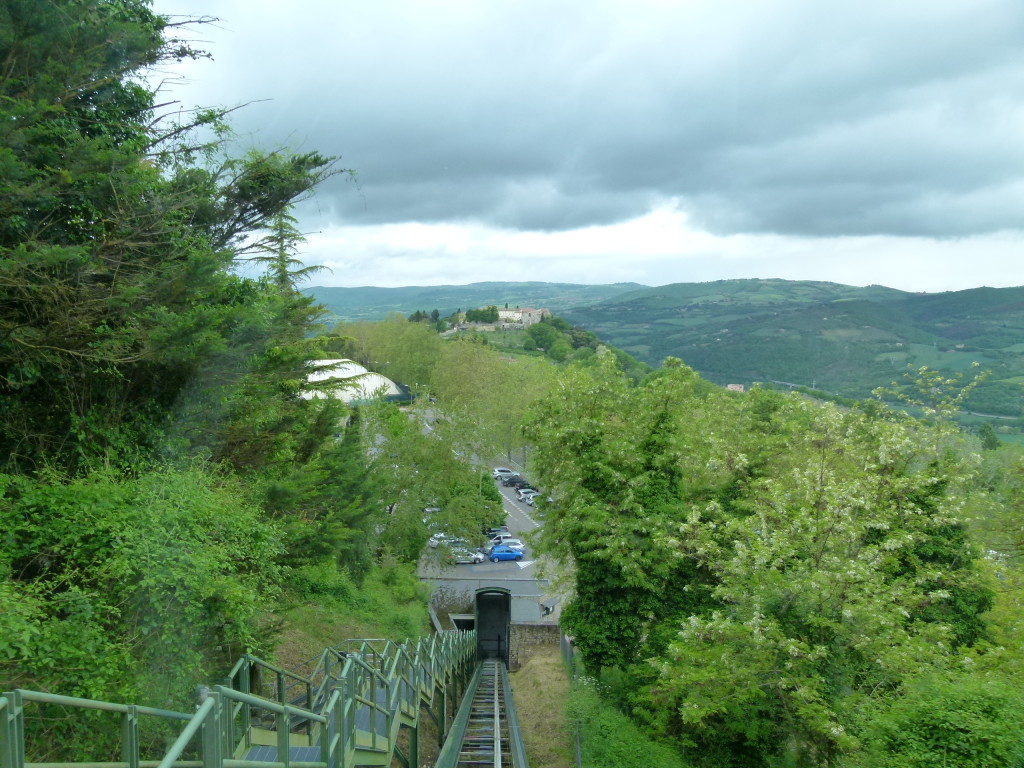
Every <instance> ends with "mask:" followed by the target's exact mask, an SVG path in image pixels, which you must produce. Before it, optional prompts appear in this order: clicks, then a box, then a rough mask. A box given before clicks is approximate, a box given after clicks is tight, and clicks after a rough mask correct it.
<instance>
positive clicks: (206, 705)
mask: <svg viewBox="0 0 1024 768" xmlns="http://www.w3.org/2000/svg"><path fill="white" fill-rule="evenodd" d="M216 705H217V700H216V698H214V697H213V696H210V697H209V698H207V699H206V701H204V702H203V703H202V704H200V705H199V709H198V710H197V711H196V714H195V716H194V717H193V718H192V720H191V721H190V722H189V724H188V725H186V726H185V730H183V731H182V732H181V733H180V734H179V735H178V738H176V739H175V740H174V743H173V744H172V745H171V748H170V750H168V752H167V754H166V755H164V759H163V760H161V761H160V765H159V766H157V768H171V766H172V765H174V761H175V760H177V759H178V758H179V757H181V753H182V752H184V751H185V747H187V746H188V745H189V742H191V741H192V739H193V738H194V737H195V735H196V734H197V733H199V729H200V728H202V727H203V725H204V724H205V723H206V719H207V718H208V717H209V716H210V713H211V712H213V708H214V707H215V706H216ZM203 762H204V763H205V762H206V761H205V760H204V761H203Z"/></svg>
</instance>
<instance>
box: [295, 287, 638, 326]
mask: <svg viewBox="0 0 1024 768" xmlns="http://www.w3.org/2000/svg"><path fill="white" fill-rule="evenodd" d="M643 288H644V286H641V285H639V284H638V283H614V284H612V285H576V284H573V283H539V282H525V283H502V282H486V283H471V284H469V285H429V286H405V287H401V288H375V287H368V286H364V287H357V288H340V287H330V286H321V285H316V286H313V287H311V288H307V289H306V290H305V291H304V293H307V294H310V295H312V296H314V297H315V298H316V300H317V302H319V303H320V304H323V305H324V306H325V307H327V308H328V309H329V310H330V312H331V313H332V315H333V319H334V320H335V321H340V320H381V319H383V318H384V317H385V316H386V315H387V314H388V313H390V312H400V313H402V314H403V315H408V314H411V313H413V312H415V311H416V310H418V309H419V310H424V311H426V312H430V311H431V310H434V309H436V310H438V311H439V312H440V313H441V315H442V317H446V316H448V315H450V314H452V313H453V312H455V311H456V310H458V309H468V308H470V307H483V306H487V305H488V304H495V305H498V306H502V305H504V304H506V303H507V304H509V306H513V307H515V306H518V307H529V306H533V307H547V308H548V309H550V310H552V311H553V312H556V313H563V312H565V311H566V310H568V309H570V308H572V307H579V306H589V305H592V304H595V303H598V302H603V301H606V300H608V299H611V298H613V297H615V296H618V295H620V294H623V293H628V292H633V291H636V290H638V289H643Z"/></svg>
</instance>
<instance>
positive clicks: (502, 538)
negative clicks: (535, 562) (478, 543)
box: [487, 531, 519, 547]
mask: <svg viewBox="0 0 1024 768" xmlns="http://www.w3.org/2000/svg"><path fill="white" fill-rule="evenodd" d="M509 540H511V541H519V539H517V538H516V537H515V535H514V534H511V533H509V532H508V531H504V532H502V533H497V534H495V535H494V536H492V537H491V539H490V541H488V542H487V545H488V546H490V547H495V546H498V545H499V544H504V543H505V542H506V541H509Z"/></svg>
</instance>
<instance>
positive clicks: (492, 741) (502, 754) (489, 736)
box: [435, 659, 528, 768]
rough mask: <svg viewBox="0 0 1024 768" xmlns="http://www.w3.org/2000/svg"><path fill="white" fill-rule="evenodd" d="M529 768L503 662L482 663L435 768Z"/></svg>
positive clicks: (488, 661) (487, 661)
mask: <svg viewBox="0 0 1024 768" xmlns="http://www.w3.org/2000/svg"><path fill="white" fill-rule="evenodd" d="M483 765H489V766H494V768H502V766H505V767H506V768H508V767H509V766H511V768H528V764H527V761H526V751H525V749H524V748H523V743H522V738H521V736H520V732H519V721H518V719H517V718H516V712H515V704H514V702H513V700H512V690H511V688H510V687H509V683H508V674H507V671H506V669H505V664H504V662H502V661H500V660H497V659H488V660H486V661H483V662H481V663H480V665H479V666H478V667H477V670H476V672H475V674H474V676H473V679H472V681H471V682H470V685H469V687H468V689H467V690H466V695H465V696H464V698H463V700H462V705H461V706H460V707H459V711H458V714H456V716H455V720H454V721H453V722H452V730H451V733H450V734H449V736H448V739H447V741H445V743H444V746H443V747H442V748H441V754H440V755H439V756H438V758H437V763H436V764H435V766H436V768H468V766H483Z"/></svg>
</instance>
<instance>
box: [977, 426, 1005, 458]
mask: <svg viewBox="0 0 1024 768" xmlns="http://www.w3.org/2000/svg"><path fill="white" fill-rule="evenodd" d="M978 437H979V438H980V439H981V447H982V448H984V449H985V450H986V451H994V450H995V449H996V448H998V447H999V446H1000V442H999V435H997V434H996V430H995V427H993V426H992V422H989V421H986V422H984V423H983V424H982V425H981V426H980V427H978Z"/></svg>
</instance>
